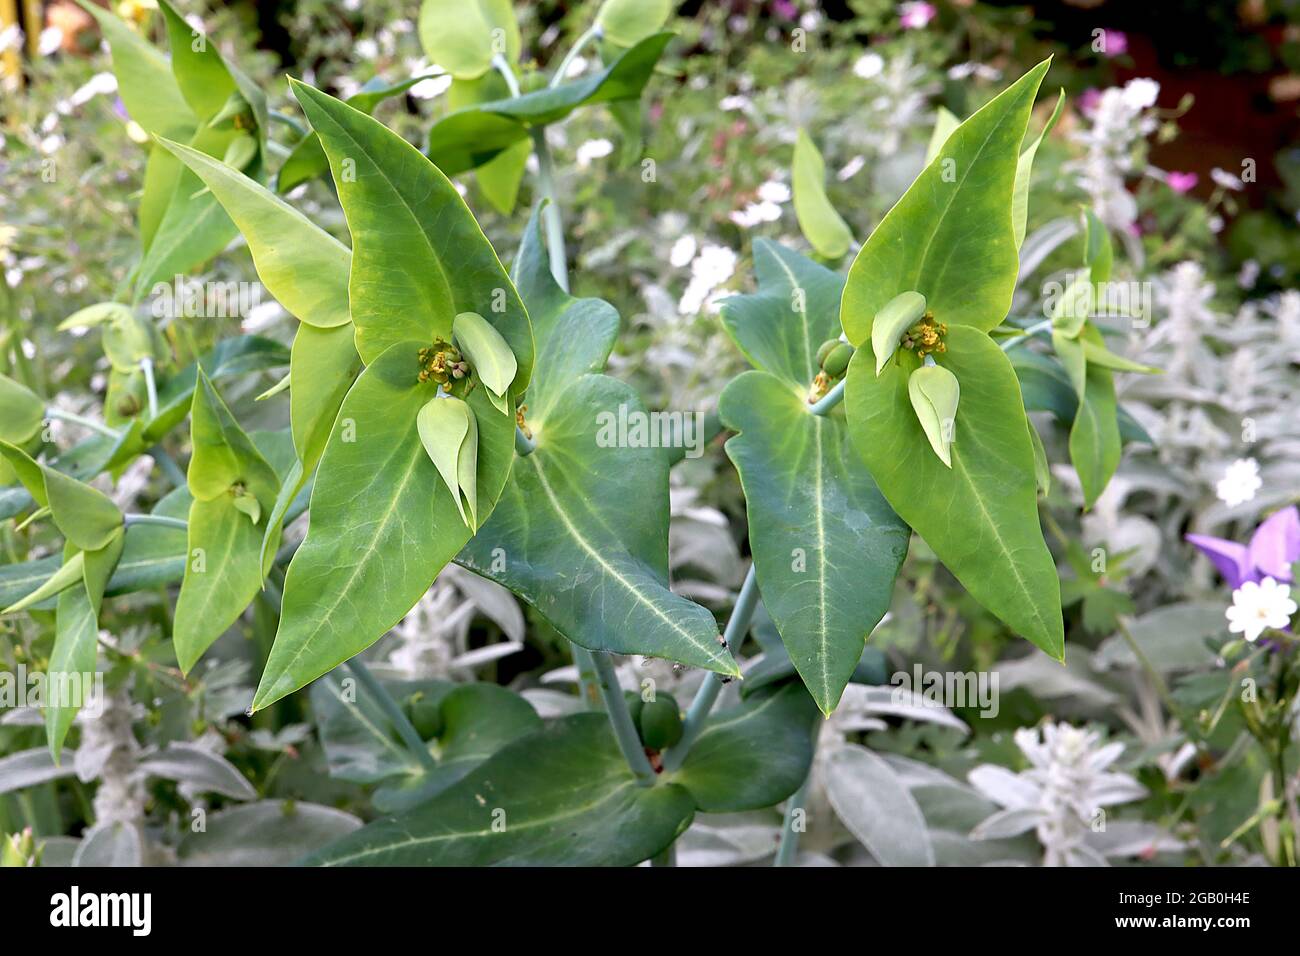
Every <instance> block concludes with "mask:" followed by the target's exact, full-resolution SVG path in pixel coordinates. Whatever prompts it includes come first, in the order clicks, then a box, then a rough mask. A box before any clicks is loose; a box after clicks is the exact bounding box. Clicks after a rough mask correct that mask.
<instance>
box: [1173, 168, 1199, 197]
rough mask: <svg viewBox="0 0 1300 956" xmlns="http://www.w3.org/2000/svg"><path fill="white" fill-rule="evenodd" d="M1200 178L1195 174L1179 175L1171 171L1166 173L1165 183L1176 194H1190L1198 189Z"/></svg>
mask: <svg viewBox="0 0 1300 956" xmlns="http://www.w3.org/2000/svg"><path fill="white" fill-rule="evenodd" d="M1199 180H1200V177H1199V176H1197V175H1196V174H1195V173H1179V172H1174V171H1173V170H1170V171H1169V172H1167V173H1165V182H1166V183H1168V184H1169V188H1170V189H1172V190H1173V191H1174V192H1176V193H1189V192H1191V191H1192V190H1193V189H1195V188H1196V183H1197V182H1198V181H1199Z"/></svg>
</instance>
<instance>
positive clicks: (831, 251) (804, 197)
mask: <svg viewBox="0 0 1300 956" xmlns="http://www.w3.org/2000/svg"><path fill="white" fill-rule="evenodd" d="M791 178H792V179H793V181H794V212H795V215H796V216H797V217H798V219H799V229H800V231H801V232H802V233H803V235H804V238H805V239H807V240H808V244H809V245H811V246H812V247H813V248H814V249H815V250H817V254H818V255H820V256H823V257H824V258H827V259H838V258H840V257H841V256H842V255H844V253H846V252H848V251H849V246H851V245H853V232H852V231H851V230H850V229H849V226H848V223H846V222H845V221H844V220H843V219H842V218H841V217H840V214H839V213H838V212H836V211H835V207H834V206H832V205H831V201H830V200H829V199H828V198H827V197H826V164H825V163H823V162H822V155H821V153H819V152H818V151H817V147H816V146H815V145H814V144H813V141H812V140H811V139H809V138H808V134H807V133H806V132H804V131H803V130H802V129H801V130H799V135H798V138H797V139H796V140H795V143H794V163H793V167H792V169H791Z"/></svg>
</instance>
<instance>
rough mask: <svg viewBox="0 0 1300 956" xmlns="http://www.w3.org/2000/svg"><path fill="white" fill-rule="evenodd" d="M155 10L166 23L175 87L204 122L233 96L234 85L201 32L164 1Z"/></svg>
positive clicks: (219, 56) (214, 50)
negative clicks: (161, 13) (178, 88)
mask: <svg viewBox="0 0 1300 956" xmlns="http://www.w3.org/2000/svg"><path fill="white" fill-rule="evenodd" d="M158 6H159V8H160V9H161V10H162V12H163V19H164V20H165V21H166V23H167V42H168V44H169V45H170V47H171V55H172V56H171V66H172V74H173V75H174V76H175V77H176V85H177V86H179V87H180V91H181V95H182V96H184V97H185V101H186V102H187V103H189V105H190V109H192V110H193V111H194V112H195V114H197V115H198V117H199V119H201V120H203V121H205V122H206V121H207V120H209V119H211V118H212V117H213V116H215V115H216V114H217V113H218V112H219V111H220V110H221V108H222V107H223V106H224V105H225V104H226V100H227V99H229V98H230V94H231V93H233V92H235V81H234V80H233V79H232V78H231V76H230V71H229V70H227V69H226V64H225V62H224V61H223V60H222V59H221V54H220V53H218V52H217V49H216V46H215V45H213V44H212V43H210V42H209V41H208V38H207V37H206V36H205V35H204V34H203V32H202V31H201V30H196V29H194V28H193V27H192V26H190V24H189V23H187V22H186V21H185V19H184V18H183V17H182V16H181V15H180V14H179V13H177V12H176V9H175V8H174V7H173V6H172V5H171V4H170V3H168V2H167V0H158Z"/></svg>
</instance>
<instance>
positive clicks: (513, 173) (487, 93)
mask: <svg viewBox="0 0 1300 956" xmlns="http://www.w3.org/2000/svg"><path fill="white" fill-rule="evenodd" d="M509 96H510V88H509V86H507V84H506V81H505V79H504V77H502V76H501V74H500V73H498V72H496V71H495V70H492V71H489V72H487V73H484V74H483V75H482V76H480V77H479V78H478V79H476V80H453V81H452V84H451V88H450V89H448V90H447V109H448V110H449V111H452V112H455V111H458V110H463V109H469V108H471V107H474V106H477V105H479V104H480V103H491V102H493V101H494V100H500V99H506V98H508V97H509ZM532 153H533V144H532V141H531V140H529V139H526V138H525V139H521V140H519V141H518V142H516V143H515V144H513V145H512V146H510V147H509V148H508V149H505V150H502V152H501V154H500V155H498V156H496V157H495V158H493V159H491V160H489V161H488V162H486V163H484V164H483V165H482V166H479V167H478V168H477V169H475V170H474V179H475V181H476V182H477V183H478V188H479V192H481V193H482V194H483V198H484V199H486V200H487V201H488V203H489V204H491V206H492V208H493V209H495V210H496V211H497V212H499V213H501V215H503V216H508V215H510V214H511V213H512V212H514V208H515V203H516V201H517V200H518V198H519V187H520V185H522V183H523V179H524V172H525V167H526V166H527V165H528V157H529V156H531V155H532Z"/></svg>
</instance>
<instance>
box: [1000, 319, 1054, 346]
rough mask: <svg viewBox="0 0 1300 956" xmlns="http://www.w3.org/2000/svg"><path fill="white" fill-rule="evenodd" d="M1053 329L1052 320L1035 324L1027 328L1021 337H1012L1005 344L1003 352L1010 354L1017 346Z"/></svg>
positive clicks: (1003, 344) (1044, 320)
mask: <svg viewBox="0 0 1300 956" xmlns="http://www.w3.org/2000/svg"><path fill="white" fill-rule="evenodd" d="M1051 327H1052V320H1051V319H1043V320H1042V321H1041V322H1035V323H1034V324H1033V325H1031V326H1029V327H1027V328H1026V329H1025V330H1024V331H1023V332H1021V333H1020V334H1019V335H1013V336H1011V338H1009V339H1007V340H1006V341H1005V342H1003V343H1002V351H1004V352H1009V351H1011V350H1012V349H1013V348H1015V347H1016V346H1017V345H1019V344H1020V343H1021V342H1027V341H1029V340H1030V339H1032V338H1033V337H1034V336H1035V335H1037V334H1038V333H1039V332H1045V331H1047V330H1048V329H1050V328H1051Z"/></svg>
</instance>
